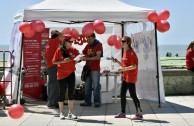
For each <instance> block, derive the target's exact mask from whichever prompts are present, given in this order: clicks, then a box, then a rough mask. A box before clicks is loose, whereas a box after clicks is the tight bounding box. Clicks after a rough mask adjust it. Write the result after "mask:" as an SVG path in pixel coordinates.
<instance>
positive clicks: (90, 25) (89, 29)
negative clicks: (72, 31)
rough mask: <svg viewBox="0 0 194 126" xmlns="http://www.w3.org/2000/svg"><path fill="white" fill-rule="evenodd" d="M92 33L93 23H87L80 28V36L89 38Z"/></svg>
mask: <svg viewBox="0 0 194 126" xmlns="http://www.w3.org/2000/svg"><path fill="white" fill-rule="evenodd" d="M93 33H94V26H93V23H88V24H86V25H84V27H83V28H82V34H83V35H84V36H85V37H87V36H90V35H92V34H93Z"/></svg>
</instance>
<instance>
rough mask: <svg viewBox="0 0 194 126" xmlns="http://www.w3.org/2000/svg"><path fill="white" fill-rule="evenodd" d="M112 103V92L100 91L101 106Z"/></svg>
mask: <svg viewBox="0 0 194 126" xmlns="http://www.w3.org/2000/svg"><path fill="white" fill-rule="evenodd" d="M106 103H112V92H111V91H101V104H106Z"/></svg>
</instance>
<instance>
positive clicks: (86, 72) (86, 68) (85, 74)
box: [81, 44, 98, 82]
mask: <svg viewBox="0 0 194 126" xmlns="http://www.w3.org/2000/svg"><path fill="white" fill-rule="evenodd" d="M97 47H98V44H97V45H96V47H95V50H94V52H96V49H97ZM91 64H92V61H90V63H89V65H84V66H83V69H82V73H81V80H82V81H83V82H86V79H87V77H88V76H89V75H90V73H91V69H90V65H91Z"/></svg>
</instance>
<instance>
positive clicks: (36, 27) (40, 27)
mask: <svg viewBox="0 0 194 126" xmlns="http://www.w3.org/2000/svg"><path fill="white" fill-rule="evenodd" d="M30 27H31V29H32V30H33V31H35V32H43V31H44V29H45V24H44V22H42V21H40V20H33V21H32V22H31V23H30Z"/></svg>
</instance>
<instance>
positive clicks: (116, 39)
mask: <svg viewBox="0 0 194 126" xmlns="http://www.w3.org/2000/svg"><path fill="white" fill-rule="evenodd" d="M121 41H122V39H121V37H120V36H118V35H111V36H110V37H109V38H108V40H107V43H108V45H109V46H115V48H116V49H121V48H122V42H121Z"/></svg>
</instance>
